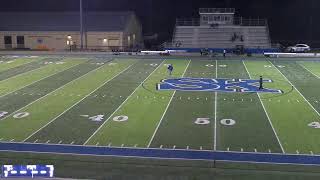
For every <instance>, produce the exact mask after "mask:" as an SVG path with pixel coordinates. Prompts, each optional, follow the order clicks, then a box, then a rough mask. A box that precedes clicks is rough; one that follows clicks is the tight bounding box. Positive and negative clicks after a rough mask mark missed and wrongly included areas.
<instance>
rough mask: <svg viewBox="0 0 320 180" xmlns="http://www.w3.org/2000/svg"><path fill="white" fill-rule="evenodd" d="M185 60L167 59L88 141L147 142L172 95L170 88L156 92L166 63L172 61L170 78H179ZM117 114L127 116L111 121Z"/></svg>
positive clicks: (164, 71) (185, 65)
mask: <svg viewBox="0 0 320 180" xmlns="http://www.w3.org/2000/svg"><path fill="white" fill-rule="evenodd" d="M188 62H189V61H187V60H166V61H165V62H164V64H161V65H160V68H159V69H157V71H156V72H154V73H153V74H152V75H151V76H150V77H149V78H148V79H147V81H146V82H145V83H144V84H143V86H140V87H139V88H138V89H137V91H135V93H134V94H132V96H131V97H130V98H129V99H128V101H126V103H125V104H124V105H123V106H121V107H120V109H118V110H117V111H116V112H115V113H114V114H113V115H112V116H111V118H110V120H107V123H105V124H104V125H103V127H102V128H101V129H100V130H99V131H98V132H97V133H96V134H95V136H93V137H92V138H91V139H90V141H89V142H88V144H94V145H95V144H97V143H99V144H100V145H108V144H109V143H112V145H114V146H121V145H124V146H139V147H146V146H148V144H149V141H150V139H151V136H152V134H153V133H154V131H155V129H156V127H157V125H158V123H159V121H160V119H161V116H162V115H163V113H164V111H165V109H166V107H167V105H168V103H169V101H170V99H171V96H172V94H173V92H172V91H167V92H157V91H156V89H155V88H156V86H155V85H156V83H159V82H160V80H161V79H163V78H166V77H167V73H166V71H167V70H166V66H165V64H174V67H175V70H174V73H173V75H172V77H181V76H182V74H183V72H184V70H185V69H186V67H187V64H188ZM117 116H127V117H128V118H129V119H128V120H127V121H123V122H118V121H114V118H115V117H117Z"/></svg>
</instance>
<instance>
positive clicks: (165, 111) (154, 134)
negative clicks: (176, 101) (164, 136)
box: [147, 60, 191, 148]
mask: <svg viewBox="0 0 320 180" xmlns="http://www.w3.org/2000/svg"><path fill="white" fill-rule="evenodd" d="M190 63H191V60H189V62H188V64H187V66H186V68H185V70H184V72H183V74H182V75H181V77H183V76H184V75H185V74H186V72H187V69H188V67H189V65H190ZM176 92H177V91H174V92H173V93H172V95H171V98H170V100H169V102H168V104H167V107H166V109H165V110H164V112H163V114H162V116H161V118H160V121H159V123H158V125H157V127H156V129H155V131H154V132H153V135H152V137H151V139H150V141H149V143H148V146H147V147H148V148H149V147H150V146H151V143H152V141H153V139H154V137H155V136H156V134H157V132H158V129H159V127H160V125H161V122H162V120H163V118H164V116H165V115H166V113H167V111H168V109H169V106H170V104H171V101H172V99H173V97H174V95H175V94H176Z"/></svg>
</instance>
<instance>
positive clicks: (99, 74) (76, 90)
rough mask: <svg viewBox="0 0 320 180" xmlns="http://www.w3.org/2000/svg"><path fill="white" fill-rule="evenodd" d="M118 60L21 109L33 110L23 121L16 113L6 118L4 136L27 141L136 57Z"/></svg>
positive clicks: (119, 71) (3, 127)
mask: <svg viewBox="0 0 320 180" xmlns="http://www.w3.org/2000/svg"><path fill="white" fill-rule="evenodd" d="M114 62H118V64H117V65H113V66H110V65H109V64H106V65H103V66H101V68H98V69H96V70H94V71H91V72H89V73H88V74H86V75H84V76H81V77H80V78H78V79H76V80H74V81H71V82H70V83H69V84H66V85H65V86H63V87H61V88H59V89H57V90H56V91H54V93H50V94H48V95H47V96H45V97H43V98H42V99H39V100H38V101H36V102H34V103H33V104H31V105H29V106H27V107H24V108H23V109H21V110H19V111H18V112H17V113H22V112H28V113H30V115H29V116H27V117H24V118H20V119H19V118H18V119H19V120H20V121H17V120H18V119H17V118H14V115H13V116H8V117H7V118H5V119H3V120H2V121H1V122H0V124H1V126H0V129H1V130H0V137H1V138H3V139H7V140H8V139H14V140H15V141H23V140H24V139H25V138H27V137H28V136H30V135H31V134H33V133H34V132H35V131H36V130H38V129H40V128H42V127H43V126H44V125H46V124H47V123H48V122H50V121H51V120H52V119H54V118H55V117H57V116H58V115H59V114H61V113H62V112H64V111H65V110H66V109H68V108H70V107H71V106H73V105H75V104H76V103H78V102H80V101H81V100H82V99H83V98H84V97H86V96H87V95H89V94H90V93H91V92H92V91H93V90H95V89H96V88H98V87H99V86H101V85H103V84H104V83H105V82H107V81H108V80H110V79H111V78H113V77H115V76H117V75H118V74H119V73H121V72H122V71H123V70H125V69H126V68H128V67H129V66H130V65H132V64H133V63H134V61H125V60H122V61H114ZM66 97H68V98H66ZM48 110H49V111H48ZM16 126H20V127H24V128H22V129H20V130H19V131H17V132H15V131H12V128H14V127H16Z"/></svg>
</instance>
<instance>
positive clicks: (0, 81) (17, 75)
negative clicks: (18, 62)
mask: <svg viewBox="0 0 320 180" xmlns="http://www.w3.org/2000/svg"><path fill="white" fill-rule="evenodd" d="M39 61H42V60H39ZM58 62H59V61H58ZM31 63H32V62H30V63H27V64H31ZM38 63H41V62H38ZM27 64H23V65H27ZM48 65H50V64H44V65H43V66H40V67H37V68H36V69H32V70H30V71H26V72H23V73H20V74H16V75H14V76H11V77H9V78H7V79H3V80H0V83H2V82H3V81H7V80H10V79H11V78H16V77H19V76H22V75H25V74H27V73H30V72H33V71H36V70H38V69H42V68H44V67H46V66H48ZM17 67H20V66H17ZM8 70H10V69H8Z"/></svg>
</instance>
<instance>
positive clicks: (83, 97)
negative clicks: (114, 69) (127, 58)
mask: <svg viewBox="0 0 320 180" xmlns="http://www.w3.org/2000/svg"><path fill="white" fill-rule="evenodd" d="M133 65H134V63H133V64H131V65H130V66H128V67H127V68H125V69H124V70H122V71H121V72H119V73H118V74H116V75H114V76H113V77H112V78H111V79H109V80H107V81H105V82H104V83H102V84H101V85H100V86H98V87H97V88H95V89H94V90H93V91H91V92H90V93H89V94H87V95H86V96H84V97H83V98H82V99H80V100H79V101H78V102H76V103H75V104H73V105H72V106H70V107H69V108H68V109H66V110H65V111H63V112H62V113H61V114H59V115H58V116H57V117H55V118H53V119H52V120H51V121H49V122H48V123H47V124H45V125H44V126H42V127H41V128H40V129H38V130H37V131H35V132H33V133H32V134H31V135H30V136H28V137H27V138H26V139H25V140H23V142H25V141H26V140H28V139H29V138H31V137H32V136H33V135H35V134H37V133H38V132H39V131H41V130H42V129H44V128H45V127H47V126H48V125H49V124H51V123H52V122H53V121H55V120H56V119H58V118H59V117H60V116H62V115H63V114H64V113H66V112H67V111H69V110H70V109H72V108H73V107H75V106H76V105H78V104H79V103H80V102H82V101H83V100H84V99H86V98H87V97H89V96H90V95H91V94H93V93H94V92H95V91H97V90H98V89H100V88H101V87H102V86H104V85H105V84H107V83H108V82H110V81H111V80H113V79H114V78H116V77H117V76H119V75H120V74H122V73H123V72H125V71H126V70H128V69H129V68H131V67H132V66H133ZM102 67H104V66H102ZM98 69H100V68H98Z"/></svg>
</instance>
